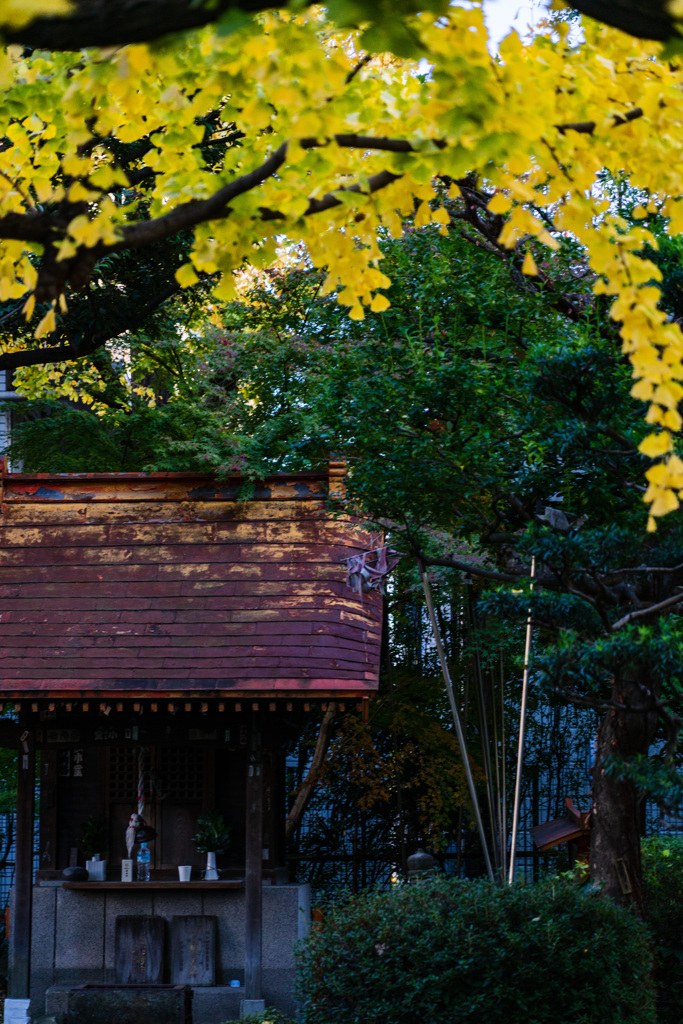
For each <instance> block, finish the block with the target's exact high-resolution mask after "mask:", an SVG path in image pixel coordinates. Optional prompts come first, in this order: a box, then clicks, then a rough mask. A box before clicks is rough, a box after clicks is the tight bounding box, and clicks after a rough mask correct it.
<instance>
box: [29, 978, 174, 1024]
mask: <svg viewBox="0 0 683 1024" xmlns="http://www.w3.org/2000/svg"><path fill="white" fill-rule="evenodd" d="M55 995H56V994H55ZM48 999H50V993H48V994H47V996H46V1003H47V1002H48ZM55 1003H58V1004H59V1007H60V1012H59V1013H57V1012H55V1011H54V1010H53V1011H52V1013H53V1015H54V1016H55V1017H59V1019H61V1020H62V1021H64V1022H65V1024H149V1022H150V1021H164V1022H165V1024H192V990H191V989H190V988H189V986H187V985H150V986H147V985H82V986H79V987H78V988H67V989H63V990H62V991H61V992H60V993H59V994H58V998H57V999H55V1000H54V1002H52V1005H55ZM48 1012H50V1011H48Z"/></svg>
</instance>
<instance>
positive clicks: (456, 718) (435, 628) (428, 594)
mask: <svg viewBox="0 0 683 1024" xmlns="http://www.w3.org/2000/svg"><path fill="white" fill-rule="evenodd" d="M418 566H419V569H420V576H421V577H422V589H423V590H424V595H425V601H426V602H427V611H428V612H429V620H430V622H431V624H432V632H433V634H434V641H435V643H436V651H437V654H438V656H439V662H440V664H441V673H442V675H443V681H444V684H445V686H446V693H447V694H448V702H449V704H450V706H451V712H452V714H453V724H454V725H455V732H456V735H457V737H458V745H459V747H460V755H461V757H462V763H463V768H464V769H465V777H466V778H467V788H468V790H469V794H470V799H471V801H472V806H473V808H474V818H475V821H476V824H477V832H478V833H479V839H480V841H481V848H482V852H483V854H484V862H485V864H486V872H487V874H488V876H489V878H490V879H491V881H493V879H494V874H493V867H492V866H491V857H490V856H489V848H488V844H487V842H486V833H485V832H484V824H483V822H482V820H481V810H480V808H479V799H478V797H477V790H476V788H475V785H474V777H473V775H472V769H471V767H470V762H469V759H468V757H467V745H466V743H465V733H464V732H463V728H462V723H461V721H460V714H459V712H458V705H457V704H456V701H455V694H454V693H453V682H452V680H451V674H450V672H449V671H448V663H447V661H446V653H445V651H444V647H443V643H442V640H441V631H440V630H439V625H438V623H437V621H436V615H435V613H434V603H433V601H432V591H431V587H430V586H429V580H428V578H427V573H426V571H425V567H424V564H423V562H422V560H421V559H418Z"/></svg>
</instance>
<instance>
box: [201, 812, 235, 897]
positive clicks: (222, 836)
mask: <svg viewBox="0 0 683 1024" xmlns="http://www.w3.org/2000/svg"><path fill="white" fill-rule="evenodd" d="M197 828H198V832H197V835H196V836H193V837H192V842H193V843H194V845H195V846H196V847H197V849H198V850H199V852H200V853H205V854H206V871H205V872H204V878H205V879H207V881H211V882H215V881H217V879H218V871H217V869H216V854H217V853H225V852H226V850H227V849H228V847H229V846H230V829H229V827H228V826H227V825H226V824H225V821H224V820H223V815H222V814H221V813H220V812H219V811H208V812H207V813H206V814H202V815H200V816H199V818H198V819H197Z"/></svg>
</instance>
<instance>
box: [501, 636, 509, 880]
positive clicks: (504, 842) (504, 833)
mask: <svg viewBox="0 0 683 1024" xmlns="http://www.w3.org/2000/svg"><path fill="white" fill-rule="evenodd" d="M500 722H501V725H500V745H501V761H502V768H503V771H502V790H501V802H502V811H501V819H502V825H501V849H502V852H503V876H505V875H506V874H507V850H508V798H507V773H506V767H507V756H506V755H507V751H506V747H505V672H504V667H503V652H502V650H501V652H500Z"/></svg>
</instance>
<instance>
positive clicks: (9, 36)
mask: <svg viewBox="0 0 683 1024" xmlns="http://www.w3.org/2000/svg"><path fill="white" fill-rule="evenodd" d="M286 6H287V3H286V0H216V2H215V3H197V2H196V0H74V2H73V4H72V7H71V10H70V11H69V13H68V14H67V15H66V16H62V17H58V16H50V15H46V16H44V17H42V18H41V17H37V18H35V19H34V20H33V21H31V22H29V23H28V24H27V25H23V26H22V27H21V28H15V27H13V26H12V25H11V24H10V25H3V26H2V27H3V30H4V31H3V36H4V39H5V42H11V43H19V44H20V45H21V46H32V47H34V48H38V49H46V50H80V49H81V48H82V47H84V46H122V45H124V44H125V43H141V42H148V41H149V40H152V39H158V38H159V36H162V35H166V34H168V33H169V32H183V31H186V30H187V29H190V28H196V27H198V26H199V25H206V24H207V23H208V22H211V21H215V20H216V19H217V18H219V17H220V16H221V15H222V14H224V13H225V12H226V11H235V12H240V11H241V12H245V13H247V14H251V13H254V12H256V11H264V10H270V9H275V8H278V7H286ZM571 6H573V7H574V8H575V9H576V10H578V11H581V12H582V13H583V14H588V15H590V16H591V17H592V18H596V19H597V20H598V21H604V22H606V24H608V25H614V26H615V27H616V28H620V29H621V30H622V31H623V32H628V34H629V35H634V36H640V37H641V38H643V39H661V40H666V39H669V38H670V37H671V36H673V35H674V34H675V29H674V19H673V18H672V16H671V15H670V14H669V11H668V4H667V2H666V0H574V2H573V3H572V4H571ZM363 7H364V9H365V10H366V11H367V14H368V15H370V14H371V11H372V4H370V3H369V2H368V3H366V4H364V5H363ZM1 20H2V19H1V17H0V23H1ZM360 20H364V18H361V19H360Z"/></svg>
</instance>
